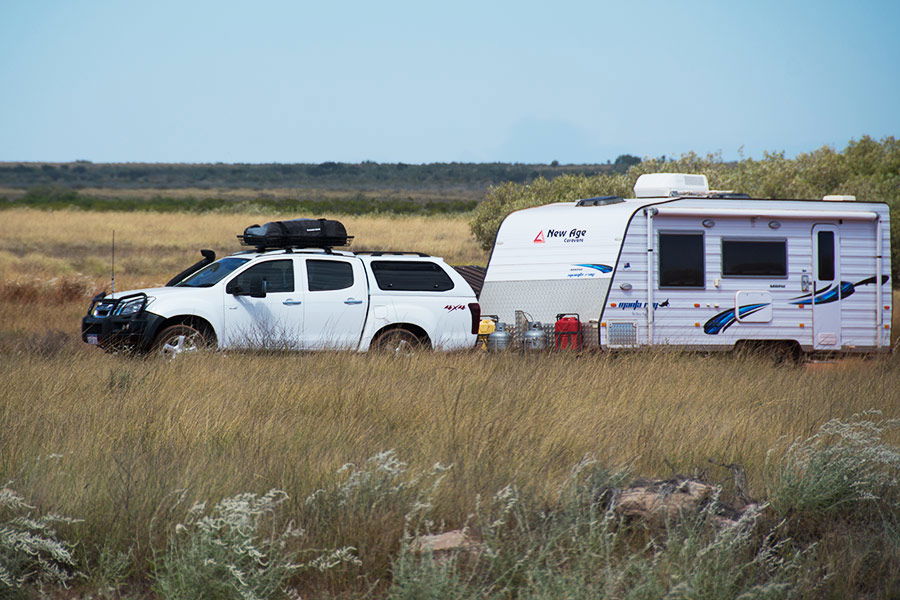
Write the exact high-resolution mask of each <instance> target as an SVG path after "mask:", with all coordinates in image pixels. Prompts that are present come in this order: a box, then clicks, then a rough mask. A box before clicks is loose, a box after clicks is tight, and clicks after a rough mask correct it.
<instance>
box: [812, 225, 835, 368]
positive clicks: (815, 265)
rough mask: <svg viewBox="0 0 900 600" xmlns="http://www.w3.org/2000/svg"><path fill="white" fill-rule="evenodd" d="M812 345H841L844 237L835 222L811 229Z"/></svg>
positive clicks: (820, 348)
mask: <svg viewBox="0 0 900 600" xmlns="http://www.w3.org/2000/svg"><path fill="white" fill-rule="evenodd" d="M812 246H813V252H812V274H813V277H812V279H813V289H812V292H813V305H812V309H813V348H815V349H816V350H840V348H841V260H840V257H841V239H840V232H839V230H838V227H837V226H836V225H814V226H813V228H812Z"/></svg>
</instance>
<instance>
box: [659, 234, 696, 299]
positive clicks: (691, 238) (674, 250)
mask: <svg viewBox="0 0 900 600" xmlns="http://www.w3.org/2000/svg"><path fill="white" fill-rule="evenodd" d="M705 284H706V279H705V277H704V261H703V234H702V233H660V234H659V287H699V288H702V287H704V286H705Z"/></svg>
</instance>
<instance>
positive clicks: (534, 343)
mask: <svg viewBox="0 0 900 600" xmlns="http://www.w3.org/2000/svg"><path fill="white" fill-rule="evenodd" d="M522 344H523V346H524V347H525V350H526V351H533V352H536V351H539V350H543V349H545V348H546V347H547V334H546V333H545V332H544V326H543V325H541V324H540V322H538V321H535V322H534V323H532V324H531V327H530V328H529V329H528V331H526V332H525V335H524V336H523V337H522Z"/></svg>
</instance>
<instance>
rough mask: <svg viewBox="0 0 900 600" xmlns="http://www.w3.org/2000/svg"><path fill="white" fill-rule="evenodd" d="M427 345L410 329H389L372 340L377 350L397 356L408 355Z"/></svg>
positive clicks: (374, 348) (373, 346) (373, 347)
mask: <svg viewBox="0 0 900 600" xmlns="http://www.w3.org/2000/svg"><path fill="white" fill-rule="evenodd" d="M424 347H425V343H424V342H423V341H422V339H421V338H420V337H419V336H417V335H416V334H414V333H413V332H412V331H410V330H408V329H402V328H398V329H389V330H388V331H385V332H384V333H382V334H380V335H379V336H378V337H377V338H375V340H374V341H373V342H372V349H373V350H375V351H376V352H386V353H389V354H396V355H397V356H408V355H410V354H413V353H414V352H416V351H417V350H421V349H422V348H424Z"/></svg>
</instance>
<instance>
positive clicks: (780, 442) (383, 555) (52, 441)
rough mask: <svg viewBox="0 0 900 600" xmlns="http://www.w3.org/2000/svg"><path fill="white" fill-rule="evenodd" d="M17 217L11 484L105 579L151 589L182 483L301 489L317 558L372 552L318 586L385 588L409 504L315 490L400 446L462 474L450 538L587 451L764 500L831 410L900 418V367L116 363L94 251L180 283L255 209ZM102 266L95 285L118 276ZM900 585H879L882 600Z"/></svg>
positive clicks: (418, 235)
mask: <svg viewBox="0 0 900 600" xmlns="http://www.w3.org/2000/svg"><path fill="white" fill-rule="evenodd" d="M3 215H4V219H3V221H2V224H0V239H2V242H0V243H2V251H3V252H2V253H0V261H2V262H0V275H2V278H3V289H4V290H6V292H7V293H6V295H3V296H0V366H2V368H0V389H2V390H3V394H2V397H0V398H2V399H0V423H2V424H3V427H2V429H0V482H6V481H8V480H13V481H14V484H15V487H16V488H17V489H18V491H19V492H21V493H23V494H24V495H25V497H26V499H27V500H28V501H29V502H30V503H32V504H36V505H37V506H38V507H39V508H40V509H41V510H53V511H56V512H59V513H61V514H65V515H69V516H73V517H79V518H83V519H85V521H84V523H82V524H80V525H74V526H72V527H70V528H67V530H66V534H67V535H69V536H70V537H71V538H72V539H74V540H76V541H78V542H80V546H79V552H80V553H81V554H80V560H81V561H82V564H83V565H84V567H83V568H85V569H91V568H93V569H95V570H96V569H97V568H99V567H98V566H97V565H98V564H101V563H102V560H101V557H103V556H106V557H108V556H111V555H112V556H116V554H115V553H116V552H124V553H130V557H131V558H130V559H129V560H130V561H131V563H132V564H133V570H132V574H133V575H132V577H133V579H132V581H133V583H135V582H136V585H137V586H138V588H140V586H141V585H143V584H142V583H141V582H144V584H145V583H146V580H147V579H146V578H147V574H148V570H147V569H148V564H149V561H150V560H151V557H152V552H153V551H154V550H158V549H159V548H161V547H162V546H163V545H164V541H163V539H164V535H165V534H166V532H168V531H169V529H170V528H172V527H174V525H173V524H174V523H177V522H178V519H179V518H181V516H182V514H183V513H179V512H178V510H179V509H178V507H176V508H174V509H173V505H174V502H175V498H176V492H177V490H188V492H187V493H188V498H189V499H204V500H213V501H215V500H218V499H219V498H222V497H224V496H229V495H233V494H235V493H238V492H247V491H253V492H260V493H261V492H265V491H266V490H269V489H271V488H280V489H283V490H286V491H287V492H288V493H289V494H290V496H291V498H292V501H291V502H290V503H289V504H288V505H287V506H286V510H287V515H286V517H287V518H293V519H295V520H296V521H297V523H298V525H300V526H301V527H304V528H308V529H309V530H310V535H311V536H312V538H313V541H314V542H315V543H316V544H317V545H318V547H323V548H327V547H339V546H344V545H351V546H354V547H356V548H358V549H359V553H360V557H361V558H362V561H363V564H362V566H361V567H358V568H352V569H350V570H347V571H342V572H341V573H339V574H338V575H333V576H328V577H326V576H322V577H319V578H318V579H316V578H313V579H312V580H310V581H311V583H309V584H308V585H312V586H314V587H315V591H316V593H321V592H322V591H323V590H330V592H333V593H347V594H355V593H358V592H359V591H360V590H362V589H365V588H366V587H367V586H368V585H370V584H372V583H373V582H375V581H378V580H380V581H382V582H383V581H384V580H385V578H387V577H388V572H389V571H388V568H389V563H390V560H391V559H392V557H393V556H394V555H395V552H396V550H397V547H398V545H399V537H400V533H401V532H402V528H403V515H402V507H394V508H391V507H383V508H379V509H378V510H377V511H375V512H371V511H369V512H365V513H362V512H354V513H341V514H340V515H339V517H340V518H339V519H335V520H333V521H334V522H328V523H325V522H320V521H317V520H316V519H317V518H318V517H317V516H316V514H313V513H312V512H310V509H309V508H308V507H307V506H306V505H305V504H304V503H303V501H302V499H303V498H304V497H305V496H306V495H308V494H309V493H310V492H312V491H313V490H315V489H317V488H319V487H322V486H325V487H327V486H329V485H332V484H334V483H335V482H336V481H337V480H338V479H339V476H338V475H336V473H335V472H336V470H337V469H338V468H339V467H340V466H341V465H343V464H345V463H347V462H354V463H361V462H362V461H364V459H365V458H366V457H368V456H371V455H373V454H375V453H377V452H380V451H383V450H386V449H395V450H396V451H397V455H398V456H399V457H400V458H401V459H403V460H406V461H409V462H410V463H411V464H412V466H413V467H414V468H420V469H427V468H429V467H430V465H433V464H434V463H435V462H441V463H444V464H452V465H453V468H452V469H451V471H450V472H449V475H448V476H447V479H446V480H445V481H444V484H443V485H442V486H441V488H440V489H439V492H438V495H437V497H436V506H435V517H436V518H437V519H439V520H441V521H444V522H445V524H446V525H447V526H448V527H449V526H454V525H459V524H461V523H462V522H464V521H465V520H466V518H467V516H468V515H469V514H470V513H471V512H472V511H473V510H474V507H475V498H476V496H477V495H479V494H480V495H490V494H492V493H494V492H495V491H496V490H498V489H499V488H501V487H502V486H504V485H506V484H508V483H517V484H519V485H520V486H522V487H523V488H528V489H531V490H533V492H534V493H535V494H537V495H538V496H544V497H546V498H548V499H550V498H551V497H552V491H553V490H554V489H555V488H556V486H557V485H558V483H559V482H560V481H562V480H563V479H564V478H565V477H566V475H567V473H568V471H569V469H570V468H571V467H572V465H573V464H574V463H576V462H577V461H578V460H579V459H581V458H582V457H583V456H584V455H587V454H590V455H594V456H596V457H597V458H598V459H600V460H601V461H602V462H603V463H604V464H607V465H610V466H612V467H619V466H621V467H628V468H629V470H630V471H631V472H632V473H635V474H641V475H646V476H667V475H670V474H672V473H673V472H676V471H677V472H682V473H699V474H700V475H701V476H704V477H706V478H708V479H710V480H713V481H720V482H722V483H725V484H726V485H727V484H728V481H730V475H729V473H727V472H725V471H724V470H723V469H720V468H719V467H715V466H712V465H711V464H710V463H709V462H708V459H711V458H712V459H715V460H716V461H718V462H723V463H730V462H737V463H741V464H742V465H744V466H745V467H746V468H747V471H748V475H749V479H750V486H751V491H752V492H753V493H754V494H756V495H757V496H761V495H763V494H764V492H765V486H766V483H767V481H766V471H765V468H764V464H765V461H766V454H767V452H768V451H769V450H770V449H775V451H776V454H777V453H778V452H780V451H781V450H783V449H784V448H785V447H786V444H787V442H788V441H789V440H791V439H794V438H796V437H806V436H809V435H810V434H812V433H813V432H814V431H815V430H816V429H817V428H818V427H819V425H821V424H822V423H823V422H825V421H827V420H829V419H832V418H846V417H849V416H850V415H852V414H854V413H859V412H861V411H865V410H870V409H877V410H880V411H882V412H883V413H884V414H885V416H888V417H900V358H898V357H897V356H896V355H895V356H883V357H873V358H860V359H847V360H844V361H842V362H840V363H838V364H836V365H827V366H825V367H824V368H808V367H790V366H780V367H779V366H775V365H773V364H771V362H769V361H767V360H765V359H758V358H757V359H755V358H752V357H744V358H741V357H733V356H712V357H704V356H698V355H682V354H670V353H665V352H654V353H637V354H633V355H625V356H614V357H609V356H602V355H589V354H586V355H580V356H570V355H553V354H547V355H542V356H540V357H532V356H520V355H513V354H510V355H503V356H495V355H484V354H480V353H462V354H454V355H432V354H424V355H420V356H416V357H413V358H411V359H403V360H391V359H389V358H388V357H383V356H376V355H355V354H335V353H331V354H240V353H212V354H208V355H201V356H193V357H186V359H185V360H177V361H174V362H163V361H161V360H156V359H148V360H140V359H130V358H126V357H122V356H114V355H106V354H103V353H102V352H100V351H96V350H95V349H93V348H88V347H85V346H84V345H83V344H81V343H80V342H79V341H78V338H77V335H78V333H77V332H78V326H79V317H80V315H81V313H82V312H83V310H84V309H85V301H84V299H83V297H82V295H83V292H84V290H79V289H76V288H73V287H71V286H73V285H75V284H73V283H72V282H73V281H74V282H77V281H81V279H79V277H82V275H79V273H82V274H84V273H85V272H86V271H85V270H83V265H85V264H90V263H89V261H91V260H94V261H97V262H98V263H99V264H100V265H105V260H106V251H107V240H108V233H109V231H110V230H111V229H112V228H115V229H116V231H117V238H118V239H120V240H122V244H121V246H120V252H119V260H120V261H121V262H120V265H121V269H122V270H121V271H120V273H121V279H122V280H123V283H124V284H125V285H136V284H139V283H148V284H150V283H160V282H162V281H164V280H165V279H166V278H167V276H168V275H169V274H170V273H172V272H174V271H177V270H180V268H181V267H182V266H183V265H185V264H186V263H189V262H191V261H193V260H194V252H195V250H194V249H195V248H197V247H213V248H216V249H217V250H219V249H235V248H237V244H236V243H230V242H229V243H227V244H226V243H223V242H226V241H228V240H232V239H233V237H232V236H233V235H235V233H236V232H237V231H238V230H240V228H242V227H244V226H246V225H248V224H250V223H252V222H254V221H257V220H259V219H256V218H255V217H254V216H253V215H193V216H185V215H160V214H151V215H144V214H141V215H138V214H134V213H113V214H102V213H79V212H69V211H64V212H55V213H47V212H40V211H29V210H12V211H6V212H4V213H3ZM344 221H345V222H346V223H347V224H348V228H349V229H350V230H351V231H352V232H353V233H355V234H356V235H357V236H358V239H359V240H360V242H362V241H363V240H365V241H366V242H367V245H368V246H369V247H374V248H378V247H393V248H404V249H423V250H427V251H430V252H432V253H435V254H439V255H444V256H445V257H447V258H448V259H449V260H450V261H451V262H456V263H478V262H483V259H484V257H483V256H482V255H481V253H480V251H479V250H478V249H477V245H476V243H475V242H474V240H472V239H471V237H470V236H469V234H468V230H467V227H466V224H465V222H464V221H462V220H458V219H437V218H434V219H432V218H421V217H416V218H393V219H391V218H374V217H365V218H358V219H357V218H345V219H344ZM359 245H360V246H361V245H362V243H360V244H359ZM98 271H99V272H96V273H87V275H84V277H86V279H85V281H87V282H88V283H90V284H91V285H93V284H100V283H102V279H103V277H102V276H103V274H104V272H103V270H102V269H99V267H98ZM35 272H36V273H39V274H41V275H42V276H43V277H45V278H48V277H52V276H57V277H59V276H62V278H61V279H59V280H57V281H56V282H51V283H44V284H42V285H46V286H49V287H48V288H47V289H50V290H63V287H64V285H66V286H70V287H69V288H66V289H65V290H68V291H65V290H63V291H58V294H59V295H58V297H57V300H56V303H55V304H51V303H48V302H46V301H45V300H44V298H43V296H40V295H36V294H37V293H35V294H32V295H29V294H28V293H25V292H24V291H21V289H24V288H21V289H20V292H21V293H20V295H18V296H17V295H13V294H11V293H9V292H10V290H13V289H14V287H15V285H21V282H19V283H16V282H15V281H14V280H17V279H18V278H20V277H22V276H25V275H32V274H34V273H35ZM62 282H68V283H62ZM85 289H86V288H85ZM45 291H46V290H45ZM897 299H900V298H896V297H895V300H897ZM895 305H896V303H895ZM894 326H895V327H897V326H900V323H898V322H897V320H895V323H894ZM893 441H894V442H897V441H898V440H893ZM548 501H549V500H548ZM842 527H843V528H842ZM842 527H838V528H835V530H834V531H835V532H836V533H834V534H833V535H832V534H827V535H826V540H825V543H824V544H823V547H824V548H826V550H827V552H828V553H829V554H828V555H827V557H826V558H827V562H828V564H830V565H832V567H833V568H834V569H837V570H838V572H841V571H840V569H847V572H845V573H844V576H843V579H841V578H840V577H838V578H836V579H835V580H834V581H838V580H840V581H841V583H840V585H844V586H846V588H845V589H853V586H854V585H856V583H854V582H855V581H856V580H855V579H853V578H854V577H857V578H863V577H868V576H869V575H867V573H870V572H869V571H866V568H867V567H866V564H868V562H867V561H868V560H869V559H867V558H866V554H865V552H866V550H865V544H864V543H862V542H861V540H863V539H864V538H863V537H860V538H859V539H857V538H856V537H853V536H854V535H856V534H855V533H853V534H852V535H851V534H847V533H846V531H847V529H846V527H844V526H842ZM854 531H855V530H854ZM829 535H830V536H831V537H828V536H829ZM848 535H849V536H850V537H847V536H848ZM851 538H852V539H851ZM843 539H851V541H852V540H856V541H854V542H853V544H854V547H855V548H857V549H858V555H854V557H856V558H853V557H851V559H847V560H844V558H843V557H842V556H841V555H842V552H843V551H842V550H841V548H842V547H843V546H842V542H841V540H843ZM857 542H859V543H857ZM855 552H856V551H855ZM110 553H112V554H110ZM851 571H852V572H851ZM834 585H837V584H834ZM876 587H877V586H876ZM376 588H377V589H383V588H381V587H378V586H376ZM836 589H841V588H836ZM307 591H310V590H307ZM308 595H310V594H306V593H305V596H308ZM889 595H890V590H882V591H881V595H880V596H879V595H878V593H875V594H874V595H873V597H883V598H887V597H889Z"/></svg>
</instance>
